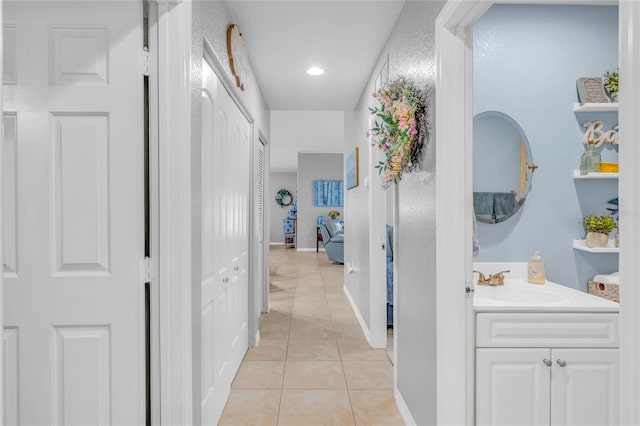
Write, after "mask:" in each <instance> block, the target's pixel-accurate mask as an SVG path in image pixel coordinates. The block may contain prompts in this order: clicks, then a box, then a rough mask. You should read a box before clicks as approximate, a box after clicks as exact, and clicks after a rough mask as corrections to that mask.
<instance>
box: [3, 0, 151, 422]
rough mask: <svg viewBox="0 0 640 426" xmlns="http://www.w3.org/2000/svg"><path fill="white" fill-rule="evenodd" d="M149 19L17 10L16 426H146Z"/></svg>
mask: <svg viewBox="0 0 640 426" xmlns="http://www.w3.org/2000/svg"><path fill="white" fill-rule="evenodd" d="M141 24H142V5H141V3H140V2H136V1H126V2H125V1H123V2H100V1H90V2H86V1H77V2H58V1H42V2H31V1H24V0H21V1H5V2H4V31H5V35H8V37H7V38H6V39H5V42H6V44H5V50H4V52H5V57H4V59H5V61H7V62H6V63H5V68H4V73H3V77H4V100H3V109H4V111H5V116H4V124H5V133H4V136H5V141H4V142H3V143H4V145H3V149H4V150H5V151H4V152H5V154H8V155H5V158H4V163H3V164H2V167H3V174H4V175H3V176H4V185H3V186H4V187H3V199H4V207H5V211H4V213H5V218H6V219H5V222H4V224H3V226H4V229H5V231H6V235H8V238H7V239H5V240H4V241H3V244H4V247H5V250H6V253H7V256H6V261H5V264H4V266H3V271H4V274H5V306H4V312H5V326H6V328H5V330H4V335H3V336H4V341H5V362H4V365H3V367H4V368H5V375H4V377H5V383H4V389H5V402H6V404H7V406H6V415H5V422H6V424H18V423H19V424H24V425H134V424H143V423H144V419H145V415H144V412H145V411H144V408H145V392H144V390H145V387H144V322H143V318H144V311H143V309H144V306H143V300H144V299H143V286H142V283H141V281H142V280H141V276H140V264H141V261H142V258H143V254H144V252H143V248H144V246H143V242H144V239H143V237H144V235H143V226H142V225H143V192H142V188H143V187H142V184H143V179H142V176H143V156H142V147H143V144H142V142H143V127H142V126H143V121H142V112H143V103H142V102H143V101H142V94H143V92H142V90H143V88H142V76H141V73H140V70H141V61H140V52H141V46H142V30H141V26H142V25H141Z"/></svg>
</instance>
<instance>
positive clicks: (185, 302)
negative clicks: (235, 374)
mask: <svg viewBox="0 0 640 426" xmlns="http://www.w3.org/2000/svg"><path fill="white" fill-rule="evenodd" d="M157 25H158V46H159V47H158V50H159V52H158V53H159V54H158V124H159V126H158V156H159V170H160V175H159V182H158V184H159V193H160V195H159V213H160V215H159V229H160V235H162V238H161V239H160V244H159V245H160V247H159V258H160V260H161V261H160V264H159V282H160V288H159V292H160V295H159V296H160V302H159V303H160V313H159V316H160V343H159V344H160V363H161V365H160V389H161V394H160V398H161V404H160V424H162V425H177V424H183V425H189V424H192V423H193V395H192V379H193V377H192V357H191V349H192V340H191V81H190V58H191V57H190V55H191V51H190V46H191V2H188V1H187V2H181V3H168V2H158V22H157Z"/></svg>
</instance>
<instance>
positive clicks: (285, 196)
mask: <svg viewBox="0 0 640 426" xmlns="http://www.w3.org/2000/svg"><path fill="white" fill-rule="evenodd" d="M292 201H293V196H292V195H291V193H290V192H289V190H288V189H284V188H282V189H281V190H280V191H278V192H276V203H278V205H279V206H280V207H284V206H288V205H291V202H292Z"/></svg>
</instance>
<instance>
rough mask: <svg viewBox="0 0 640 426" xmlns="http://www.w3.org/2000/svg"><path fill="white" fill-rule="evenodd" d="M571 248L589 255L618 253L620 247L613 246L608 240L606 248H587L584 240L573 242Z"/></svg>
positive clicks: (611, 241)
mask: <svg viewBox="0 0 640 426" xmlns="http://www.w3.org/2000/svg"><path fill="white" fill-rule="evenodd" d="M573 248H574V249H576V250H582V251H586V252H589V253H619V252H620V247H616V246H615V245H614V242H613V240H609V245H608V246H607V247H587V243H586V241H585V240H573Z"/></svg>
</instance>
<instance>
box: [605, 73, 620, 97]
mask: <svg viewBox="0 0 640 426" xmlns="http://www.w3.org/2000/svg"><path fill="white" fill-rule="evenodd" d="M618 79H619V74H618V71H613V72H609V71H607V72H606V73H605V74H604V88H605V89H607V92H609V97H610V98H611V102H618Z"/></svg>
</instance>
